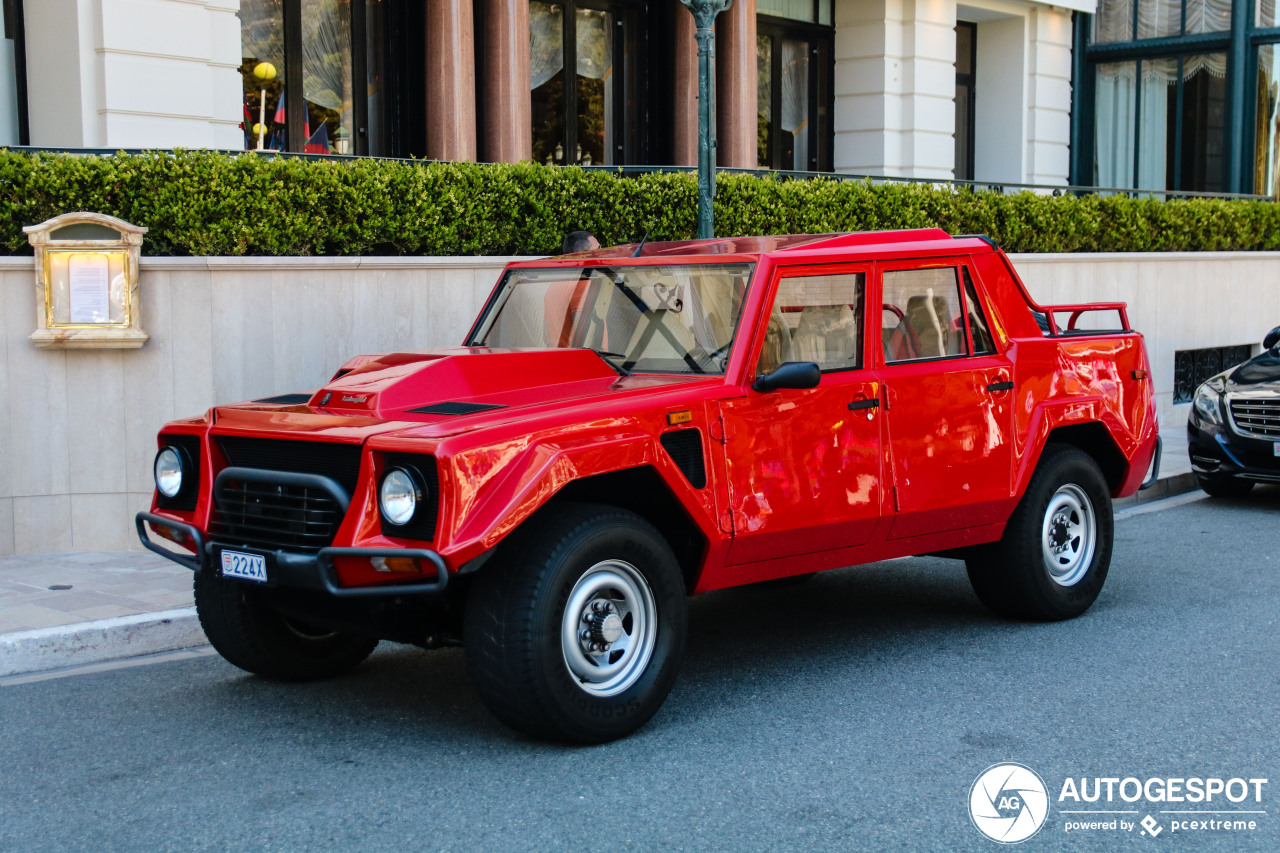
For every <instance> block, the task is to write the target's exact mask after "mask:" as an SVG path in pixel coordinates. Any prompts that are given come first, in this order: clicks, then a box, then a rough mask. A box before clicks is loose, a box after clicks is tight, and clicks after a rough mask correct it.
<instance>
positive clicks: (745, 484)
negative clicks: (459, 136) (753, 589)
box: [138, 230, 1158, 741]
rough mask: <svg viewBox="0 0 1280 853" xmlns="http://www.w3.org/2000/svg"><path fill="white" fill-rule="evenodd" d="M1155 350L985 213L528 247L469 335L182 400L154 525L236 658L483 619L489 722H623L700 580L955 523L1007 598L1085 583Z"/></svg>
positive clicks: (223, 648)
mask: <svg viewBox="0 0 1280 853" xmlns="http://www.w3.org/2000/svg"><path fill="white" fill-rule="evenodd" d="M1103 325H1106V326H1109V328H1100V326H1103ZM1149 370H1150V366H1149V363H1148V360H1147V354H1146V350H1145V346H1144V343H1143V339H1142V337H1141V335H1139V334H1138V333H1136V332H1134V331H1132V330H1131V329H1130V328H1129V325H1128V320H1127V317H1126V314H1125V308H1124V305H1123V304H1120V303H1112V304H1103V305H1072V306H1046V307H1042V306H1039V305H1036V304H1035V303H1034V302H1033V301H1032V300H1031V298H1030V297H1029V296H1028V294H1027V292H1026V290H1025V288H1024V287H1023V285H1022V283H1021V282H1020V281H1019V279H1018V277H1017V274H1016V273H1015V272H1014V270H1013V267H1012V266H1011V264H1010V263H1009V260H1008V258H1007V257H1006V256H1005V255H1004V253H1003V252H1001V251H1000V250H999V249H998V248H996V247H995V246H993V245H992V244H991V243H990V242H989V241H987V240H986V239H985V238H980V237H960V238H953V237H950V236H948V235H947V234H946V233H944V232H942V231H938V230H918V231H900V232H882V233H860V234H845V235H824V236H812V235H809V236H784V237H754V238H735V239H723V240H709V241H698V242H683V243H659V244H649V245H645V246H643V247H639V248H638V247H635V246H624V247H617V248H613V249H601V250H598V251H594V252H588V253H582V254H579V255H572V256H564V257H560V258H553V259H547V260H537V261H521V262H517V263H513V264H511V265H509V266H508V268H507V269H506V271H505V272H504V274H503V276H502V278H501V279H500V281H499V283H498V285H497V287H495V289H494V291H493V294H492V295H491V297H490V299H489V301H488V303H487V304H486V306H485V308H484V310H483V311H482V313H481V316H480V318H479V319H478V320H477V321H476V323H475V325H474V326H473V327H472V329H471V330H470V332H469V333H468V334H467V337H466V339H465V343H464V345H463V346H461V347H457V348H452V349H444V350H432V351H426V352H415V353H394V354H389V355H381V356H362V357H359V358H356V359H353V360H352V361H350V362H348V363H347V364H346V365H345V366H344V367H343V368H342V369H341V370H339V371H338V372H337V374H335V376H334V377H333V379H332V380H330V381H329V382H328V383H327V384H325V385H324V386H323V387H321V388H319V389H316V390H314V391H309V392H306V393H303V394H297V395H285V396H283V397H277V398H268V399H264V400H257V401H253V402H248V403H241V404H236V405H227V406H217V407H215V408H214V409H211V410H210V411H209V412H208V413H207V414H206V415H205V416H204V417H200V418H193V419H189V420H182V421H175V422H173V423H170V424H168V425H166V426H165V427H164V428H163V430H162V431H161V434H160V436H159V446H160V448H161V452H160V454H159V455H158V456H157V462H156V469H157V482H158V484H159V485H160V486H161V488H158V490H157V493H156V500H155V503H154V505H153V509H152V512H151V513H143V514H140V515H139V520H138V527H139V533H140V535H141V536H142V538H143V541H144V543H146V544H147V545H148V547H152V548H153V549H154V550H161V551H165V552H166V553H169V549H165V548H162V547H161V546H159V545H158V544H156V543H155V542H154V541H153V540H151V539H150V537H149V536H148V531H147V527H149V528H150V532H151V533H154V534H158V535H160V536H163V537H164V538H166V539H168V540H170V541H172V542H175V543H177V544H179V545H181V546H182V547H183V550H184V551H185V552H187V553H189V555H190V556H185V555H177V556H176V557H175V558H176V559H178V560H179V561H184V562H185V564H186V565H188V566H189V567H190V568H193V569H195V570H196V595H197V606H198V608H199V610H200V615H201V619H202V621H203V623H204V625H205V628H206V632H207V633H208V634H209V636H210V639H211V641H212V642H213V643H214V645H215V646H216V647H218V649H219V651H220V652H222V653H223V655H224V656H226V657H227V658H228V659H229V660H231V661H232V662H233V663H237V664H238V665H240V666H242V667H244V668H245V669H248V670H250V671H253V672H258V673H261V674H264V675H269V676H277V677H283V678H299V679H301V678H312V677H321V676H327V675H333V674H336V673H338V672H341V671H343V670H345V669H347V668H349V667H350V666H353V665H354V664H355V663H358V662H359V661H360V660H361V659H362V658H363V657H364V656H365V655H367V654H368V653H369V651H371V650H372V648H373V644H374V643H376V642H377V641H378V640H379V639H392V640H398V641H402V642H410V643H416V644H419V645H423V646H432V645H440V644H450V643H465V644H466V646H467V656H468V663H469V666H470V668H471V671H472V674H473V678H474V680H475V683H476V685H477V689H478V690H479V691H480V693H481V695H482V697H483V698H484V699H485V701H486V703H487V704H488V705H489V707H490V708H491V709H493V710H494V711H495V713H497V714H498V716H499V717H501V718H502V719H503V720H504V721H506V722H508V723H509V724H511V725H513V726H515V727H517V728H520V729H522V730H525V731H529V732H532V733H535V734H539V735H544V736H549V737H553V738H559V739H567V740H574V741H599V740H607V739H609V738H612V737H617V736H619V735H622V734H626V733H628V732H630V731H632V730H634V729H635V728H636V727H638V726H639V725H641V724H643V723H644V721H645V720H647V719H648V717H649V716H650V715H652V714H653V713H654V712H655V711H656V710H657V707H658V706H659V705H660V704H661V701H662V699H663V697H665V695H666V692H667V689H669V687H670V684H671V680H672V679H673V678H674V673H675V668H676V664H677V663H678V660H679V657H680V652H681V649H682V648H683V641H684V630H685V629H684V600H683V599H684V596H685V595H686V594H688V593H701V592H707V591H710V590H715V589H720V588H724V587H729V586H735V585H740V584H749V583H756V582H761V581H769V580H776V579H782V578H788V577H793V576H798V577H806V576H808V575H810V574H812V573H814V572H818V571H822V570H825V569H832V568H838V567H843V566H851V565H855V564H860V563H867V562H872V561H878V560H883V559H887V558H892V557H900V556H906V555H914V554H925V553H937V552H947V554H948V555H949V556H956V557H961V558H963V559H966V561H967V564H968V570H969V574H970V577H971V579H972V580H973V584H974V588H975V590H976V591H977V593H978V595H979V597H980V598H981V599H982V600H983V601H984V602H985V603H987V604H988V605H989V606H991V607H992V608H994V609H995V610H997V611H998V612H1001V613H1006V614H1009V615H1014V616H1021V617H1026V618H1035V619H1055V618H1065V617H1068V616H1074V615H1077V614H1078V613H1081V612H1083V611H1084V610H1085V609H1087V608H1088V606H1089V605H1090V604H1091V603H1092V601H1093V600H1094V598H1095V597H1096V596H1097V594H1098V591H1099V590H1100V588H1101V585H1102V581H1103V580H1104V579H1105V576H1106V572H1107V567H1108V564H1109V559H1110V549H1111V507H1110V500H1111V499H1112V498H1116V497H1122V496H1125V495H1129V494H1132V493H1133V492H1135V491H1136V490H1137V489H1138V488H1139V487H1140V485H1141V484H1142V482H1143V480H1144V477H1145V475H1146V472H1147V470H1148V468H1149V467H1150V466H1151V464H1152V461H1153V457H1157V448H1158V431H1157V424H1156V416H1155V410H1154V407H1153V403H1152V390H1151V383H1150V380H1149ZM1156 464H1157V466H1158V458H1157V459H1156ZM1153 476H1154V475H1153ZM144 525H145V526H144ZM517 684H518V686H513V685H517Z"/></svg>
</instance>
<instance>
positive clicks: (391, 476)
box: [378, 468, 422, 526]
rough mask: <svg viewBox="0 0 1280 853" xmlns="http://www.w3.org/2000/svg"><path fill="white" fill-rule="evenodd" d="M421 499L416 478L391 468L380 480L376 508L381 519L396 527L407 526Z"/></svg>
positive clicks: (406, 472)
mask: <svg viewBox="0 0 1280 853" xmlns="http://www.w3.org/2000/svg"><path fill="white" fill-rule="evenodd" d="M421 498H422V490H421V489H420V488H419V487H418V482H417V478H415V477H414V476H413V475H412V474H410V473H409V472H408V471H406V470H405V469H404V468H392V469H391V470H390V471H388V472H387V475H386V476H385V477H383V478H382V488H381V489H379V490H378V508H379V509H380V510H382V517H383V518H385V519H386V520H387V521H389V522H391V523H392V524H394V525H396V526H400V525H403V524H408V523H409V519H411V518H413V512H414V510H415V509H417V508H418V501H419V500H420V499H421Z"/></svg>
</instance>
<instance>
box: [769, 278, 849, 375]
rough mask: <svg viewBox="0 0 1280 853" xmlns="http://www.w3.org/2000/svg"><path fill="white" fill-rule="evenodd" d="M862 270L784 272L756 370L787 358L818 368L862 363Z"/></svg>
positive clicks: (844, 367)
mask: <svg viewBox="0 0 1280 853" xmlns="http://www.w3.org/2000/svg"><path fill="white" fill-rule="evenodd" d="M865 284H866V276H865V275H864V274H863V273H860V272H857V273H841V274H839V275H804V276H788V277H786V278H783V279H782V280H781V281H780V282H778V293H777V296H776V297H774V302H773V309H772V310H771V311H770V312H769V326H768V329H767V330H766V332H765V339H764V349H763V350H762V351H761V353H760V363H759V365H758V366H757V373H758V374H765V373H770V372H772V371H773V370H775V369H776V368H777V367H778V365H780V364H782V363H784V362H787V361H812V362H816V363H817V365H818V367H819V368H820V369H822V370H850V369H853V368H857V367H861V366H862V294H863V292H864V288H865Z"/></svg>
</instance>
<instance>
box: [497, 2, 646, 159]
mask: <svg viewBox="0 0 1280 853" xmlns="http://www.w3.org/2000/svg"><path fill="white" fill-rule="evenodd" d="M545 2H548V3H553V4H556V5H559V6H560V13H561V15H562V16H563V18H562V28H561V33H562V34H563V35H562V38H563V39H564V42H563V50H564V69H563V70H564V81H565V82H564V115H563V116H562V117H561V118H562V120H563V128H562V131H561V134H560V139H559V144H560V145H561V147H562V149H563V151H564V158H563V161H562V162H558V163H556V162H553V163H552V165H556V166H573V165H576V164H575V163H574V162H573V161H572V159H571V153H572V152H574V150H575V146H576V145H577V144H578V122H577V115H578V87H577V74H576V71H575V72H574V73H570V70H571V69H576V68H577V64H578V16H577V14H576V13H577V11H578V10H579V9H589V10H592V11H596V12H607V13H609V14H610V15H613V19H614V24H615V26H614V42H613V56H614V74H613V80H612V84H613V86H614V93H613V95H614V98H615V103H617V104H619V105H621V109H619V110H617V112H616V114H615V115H614V128H613V132H614V139H615V144H614V152H613V162H612V163H610V162H609V161H608V159H606V161H605V162H604V163H595V162H593V163H592V165H593V166H604V165H614V166H624V165H632V164H634V163H637V162H640V160H641V158H642V157H643V155H644V154H645V152H646V151H647V149H648V148H649V136H648V134H647V133H646V132H645V131H644V129H643V127H642V125H644V124H646V122H644V121H642V119H643V117H644V116H645V114H646V111H647V110H646V107H647V104H648V91H649V88H650V87H648V86H646V85H643V84H642V83H641V81H640V80H638V79H637V77H638V68H639V65H640V61H641V57H642V56H645V55H647V51H648V31H649V25H650V18H651V17H653V16H651V15H650V8H649V7H650V4H649V3H647V2H639V1H638V0H545ZM481 26H483V24H481ZM482 76H483V75H479V74H478V75H477V78H478V79H479V78H480V77H482ZM481 91H482V89H481V88H480V86H479V85H478V86H477V93H478V95H479V98H483V95H482V94H479V93H481ZM477 112H482V111H481V110H478V111H477ZM530 122H531V125H530V130H532V116H530ZM478 124H480V123H479V122H478ZM481 138H483V134H482V135H481ZM535 159H537V158H535Z"/></svg>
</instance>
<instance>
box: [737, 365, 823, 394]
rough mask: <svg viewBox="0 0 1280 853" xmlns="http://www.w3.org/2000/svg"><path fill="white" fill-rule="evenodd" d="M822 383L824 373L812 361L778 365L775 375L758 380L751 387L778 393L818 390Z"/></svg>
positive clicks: (770, 374) (769, 374) (768, 374)
mask: <svg viewBox="0 0 1280 853" xmlns="http://www.w3.org/2000/svg"><path fill="white" fill-rule="evenodd" d="M821 381H822V371H821V370H819V369H818V365H816V364H814V363H813V362H812V361H788V362H787V363H786V364H780V365H778V369H777V370H775V371H773V373H766V374H765V375H764V376H760V377H757V378H756V381H755V382H752V383H751V387H752V388H754V389H755V390H757V391H777V390H778V389H779V388H817V387H818V383H819V382H821Z"/></svg>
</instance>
